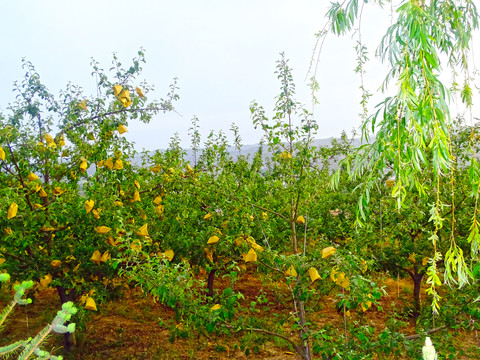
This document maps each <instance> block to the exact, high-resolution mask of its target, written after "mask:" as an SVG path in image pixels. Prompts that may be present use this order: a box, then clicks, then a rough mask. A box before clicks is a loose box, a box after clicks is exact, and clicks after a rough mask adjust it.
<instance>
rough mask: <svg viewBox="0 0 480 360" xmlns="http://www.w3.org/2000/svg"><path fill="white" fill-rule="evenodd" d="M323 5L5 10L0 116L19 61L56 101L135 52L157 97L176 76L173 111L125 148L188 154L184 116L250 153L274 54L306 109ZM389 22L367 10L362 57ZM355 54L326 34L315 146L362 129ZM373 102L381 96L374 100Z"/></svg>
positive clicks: (93, 4) (294, 0)
mask: <svg viewBox="0 0 480 360" xmlns="http://www.w3.org/2000/svg"><path fill="white" fill-rule="evenodd" d="M329 4H330V1H326V0H288V1H287V0H243V1H233V0H203V1H199V0H175V1H163V0H151V1H148V0H137V1H125V0H116V1H110V0H102V1H99V0H84V1H66V0H43V1H39V0H22V1H20V0H17V1H3V2H2V7H1V15H0V16H1V21H0V30H1V32H2V34H3V39H2V49H3V56H2V57H0V84H1V89H0V109H1V110H2V111H5V108H6V106H7V104H8V103H9V102H11V101H13V97H12V93H11V89H12V84H13V82H14V81H15V80H21V78H22V76H23V71H22V69H21V59H22V58H23V57H25V58H26V59H27V60H29V61H31V62H32V63H33V64H34V65H35V67H36V69H37V71H38V72H39V74H40V76H41V80H42V82H43V83H44V84H45V85H46V86H47V87H48V88H49V89H50V90H51V91H52V92H53V93H54V94H58V91H59V90H60V89H61V88H64V87H65V85H66V84H67V83H68V82H72V83H74V84H78V85H81V86H82V87H83V88H84V89H85V90H86V91H87V92H88V93H90V94H92V95H93V91H94V86H95V81H94V79H93V78H92V77H91V76H90V73H91V68H90V65H89V64H90V59H91V58H92V57H93V58H95V59H96V60H98V61H100V62H101V63H102V64H103V65H104V68H105V69H107V68H109V66H110V64H111V60H112V53H113V52H116V53H117V54H118V56H119V58H120V59H121V60H122V61H123V63H124V64H127V63H128V62H129V61H130V60H131V59H132V58H133V57H134V56H135V55H136V53H137V51H138V50H139V48H140V47H143V48H144V49H145V51H146V60H147V63H146V64H145V65H144V66H143V69H144V72H143V73H142V75H141V76H140V78H139V80H143V79H145V80H147V81H148V82H149V83H150V84H153V85H155V88H156V91H155V96H157V97H164V96H165V95H166V93H167V91H168V85H169V84H170V83H171V82H172V79H173V78H174V77H178V79H179V83H178V84H179V87H180V90H179V92H178V93H179V95H180V100H179V101H178V102H177V103H176V110H177V113H168V114H165V115H164V114H160V115H158V116H157V117H156V118H155V119H154V121H152V123H150V124H148V125H144V124H135V123H134V122H132V123H131V124H130V126H129V132H128V138H129V139H131V140H132V141H134V142H135V143H136V144H137V147H138V148H139V149H141V148H146V149H149V150H152V149H157V148H165V147H167V145H168V143H169V139H170V138H171V137H172V136H173V134H174V133H175V132H178V133H179V134H180V136H181V138H182V145H183V146H184V147H189V146H190V140H189V136H188V128H189V127H190V126H191V123H190V120H191V118H192V117H193V116H194V115H196V116H198V118H199V120H200V126H201V133H202V140H205V139H206V135H207V134H208V133H209V132H210V130H215V131H218V130H220V129H223V130H224V131H226V132H227V134H228V133H229V130H228V129H229V128H230V126H231V124H232V122H235V123H236V124H237V125H238V126H239V128H240V133H241V136H242V138H243V143H244V144H253V143H257V142H258V141H259V139H260V136H261V132H260V130H255V129H254V128H253V125H252V122H251V119H250V112H249V105H250V103H251V101H252V100H256V101H257V102H258V103H259V104H261V105H264V107H265V109H266V110H267V114H269V115H270V114H271V112H270V110H272V108H273V104H274V97H275V96H276V95H278V93H279V87H280V84H279V83H278V81H277V79H276V76H275V74H274V71H275V66H276V61H277V60H279V59H280V56H279V53H280V52H285V55H286V57H287V58H288V59H290V66H291V67H292V68H293V74H294V79H295V83H296V85H297V95H298V99H297V100H299V101H300V102H302V103H304V104H305V105H307V107H308V108H309V109H311V105H310V104H311V97H310V94H309V89H308V87H307V82H306V81H305V77H306V75H307V70H308V68H309V64H310V59H311V56H312V49H313V47H314V45H315V41H316V38H315V33H317V32H318V31H319V30H320V29H322V28H323V26H324V24H325V22H326V18H325V13H326V11H327V9H328V6H329ZM387 7H389V5H388V6H387ZM390 21H391V19H390V14H389V11H388V10H387V11H383V12H382V11H381V10H379V9H378V8H377V7H376V6H375V5H371V6H370V5H369V6H367V7H366V9H365V18H364V20H363V23H364V24H365V26H364V28H363V30H362V36H363V38H364V39H368V42H369V44H371V45H370V48H369V51H370V57H371V58H373V57H374V56H373V53H374V50H375V47H376V45H378V42H379V40H380V38H381V35H382V34H383V32H384V31H385V30H386V27H387V26H388V25H389V24H390ZM354 45H355V38H354V39H352V38H350V37H349V36H347V37H345V38H342V39H339V38H335V37H333V36H330V37H328V38H327V40H326V42H325V45H324V48H323V53H322V58H321V61H320V67H319V71H318V74H317V75H318V77H319V80H320V85H321V89H320V92H319V93H318V94H317V97H318V98H319V100H320V105H318V106H316V107H315V117H316V119H317V121H318V123H319V125H320V130H319V133H318V136H317V137H319V138H326V137H330V136H338V135H339V134H340V133H341V131H342V130H347V131H348V132H349V131H350V130H351V129H352V128H353V127H358V125H359V124H360V120H359V116H358V114H359V112H360V111H361V109H360V106H359V104H358V103H359V101H360V93H359V90H358V87H359V78H358V75H356V74H354V72H353V69H354V67H355V51H354V49H353V47H354ZM367 71H368V73H367V75H366V85H367V87H368V88H369V90H370V91H372V92H374V91H375V90H376V89H377V88H378V87H379V86H380V84H381V80H382V79H383V77H384V75H385V69H384V68H382V67H381V66H379V64H378V63H377V62H372V63H371V64H369V65H368V67H367ZM477 97H478V96H477ZM378 100H380V96H377V97H376V98H375V99H374V100H373V101H372V102H375V101H377V102H378Z"/></svg>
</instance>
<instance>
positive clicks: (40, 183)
mask: <svg viewBox="0 0 480 360" xmlns="http://www.w3.org/2000/svg"><path fill="white" fill-rule="evenodd" d="M144 62H145V59H144V53H143V51H139V52H138V56H137V57H135V58H134V59H133V62H132V65H131V66H129V67H128V69H124V68H123V67H122V64H121V63H120V61H119V60H118V58H117V56H116V55H115V56H114V60H113V68H112V70H113V72H114V78H113V79H110V78H109V77H108V76H107V74H106V73H105V72H104V71H103V70H102V69H101V68H100V66H99V64H98V63H97V62H95V61H92V67H93V75H94V77H95V79H96V81H97V94H96V95H94V96H87V95H86V94H84V93H83V91H82V89H81V88H79V87H76V86H73V85H70V84H69V85H68V86H67V87H66V89H65V90H63V91H61V92H60V95H59V96H58V97H55V96H54V95H53V94H51V93H50V92H49V91H48V90H47V88H46V87H45V85H43V84H42V82H41V80H40V75H39V74H38V73H37V72H36V71H35V68H34V67H33V65H32V64H31V63H29V62H27V61H24V63H23V67H24V69H25V78H24V79H23V81H22V82H20V83H15V88H14V92H15V93H16V95H17V96H16V99H17V100H16V101H15V102H14V103H13V104H10V105H9V106H8V112H7V113H6V114H1V115H0V122H1V126H0V183H1V185H2V186H1V190H0V191H1V197H0V208H1V209H2V213H1V216H0V228H1V230H2V243H1V250H0V252H1V256H2V261H3V264H2V267H4V268H6V269H7V270H8V272H9V273H10V274H11V275H12V278H13V279H31V280H35V281H38V282H39V284H40V285H39V286H42V287H46V286H53V287H56V288H57V290H58V294H59V296H60V298H61V301H62V303H64V302H67V301H69V300H74V299H75V298H78V297H79V296H80V295H81V294H82V293H83V294H85V293H86V292H87V291H89V294H90V296H89V297H88V298H87V303H86V306H87V308H90V309H96V306H95V302H94V300H93V297H94V296H93V295H92V294H93V292H94V289H97V291H98V292H100V293H97V295H96V296H95V297H103V296H105V294H106V293H105V290H103V293H102V292H101V290H100V289H102V288H105V285H106V281H107V280H106V279H110V280H111V278H112V277H113V271H112V268H111V266H109V265H108V262H109V261H110V258H111V255H112V254H113V253H114V251H115V250H114V247H113V246H112V245H111V244H110V243H109V241H108V240H107V237H106V236H105V234H107V233H109V232H110V230H111V229H114V230H113V231H112V232H114V231H116V230H115V228H121V226H120V225H119V224H121V223H122V222H124V221H125V220H126V219H124V218H121V217H119V216H116V213H115V211H114V210H112V209H115V201H117V200H120V198H121V197H122V196H126V195H125V192H124V191H123V190H122V182H123V181H124V180H125V179H126V178H128V177H131V175H129V174H130V173H131V171H132V169H131V168H132V167H131V164H130V163H129V160H130V159H131V156H132V155H133V149H132V145H131V144H129V143H128V141H126V140H125V138H124V137H123V136H122V134H123V133H124V132H125V131H127V126H128V123H129V121H130V120H131V119H139V120H140V121H143V122H149V121H150V120H151V119H152V117H153V116H154V115H155V114H157V113H159V112H166V111H171V110H173V102H174V101H175V100H176V99H177V98H178V96H177V95H176V94H175V90H176V86H175V84H173V85H172V87H171V91H170V93H169V94H168V97H167V98H166V99H165V100H160V101H150V100H147V97H146V95H147V94H148V91H149V90H150V87H148V85H147V84H146V83H142V84H138V86H135V85H134V84H135V82H136V80H135V79H136V77H137V76H138V75H139V74H140V72H141V64H142V63H144ZM132 186H133V183H132ZM128 196H131V197H133V196H134V193H131V194H128ZM130 199H131V198H130ZM84 299H85V298H84Z"/></svg>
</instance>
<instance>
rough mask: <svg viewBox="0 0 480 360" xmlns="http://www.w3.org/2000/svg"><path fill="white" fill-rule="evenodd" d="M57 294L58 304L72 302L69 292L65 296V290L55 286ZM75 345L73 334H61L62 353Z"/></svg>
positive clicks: (72, 298) (71, 295)
mask: <svg viewBox="0 0 480 360" xmlns="http://www.w3.org/2000/svg"><path fill="white" fill-rule="evenodd" d="M57 293H58V296H60V303H61V304H62V305H63V304H64V303H66V302H68V301H73V300H74V297H73V294H72V293H71V292H70V293H69V294H67V292H66V291H65V289H64V288H63V287H61V286H57ZM68 324H69V322H66V323H65V326H67V325H68ZM75 345H77V341H76V338H75V333H69V332H67V333H65V334H63V350H64V351H67V352H69V351H72V349H73V347H74V346H75Z"/></svg>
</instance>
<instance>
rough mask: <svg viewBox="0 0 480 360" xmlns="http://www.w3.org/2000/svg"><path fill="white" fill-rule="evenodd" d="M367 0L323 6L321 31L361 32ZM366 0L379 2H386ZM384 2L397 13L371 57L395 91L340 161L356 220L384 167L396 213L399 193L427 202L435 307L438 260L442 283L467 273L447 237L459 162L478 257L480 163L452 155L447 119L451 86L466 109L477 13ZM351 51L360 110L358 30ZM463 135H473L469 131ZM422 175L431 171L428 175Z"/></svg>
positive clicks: (461, 1)
mask: <svg viewBox="0 0 480 360" xmlns="http://www.w3.org/2000/svg"><path fill="white" fill-rule="evenodd" d="M367 3H372V2H368V1H366V0H365V1H361V0H350V1H343V2H342V3H334V4H332V6H331V9H330V11H329V12H328V17H329V24H328V28H329V31H327V29H325V31H323V32H321V33H320V35H322V36H325V35H326V34H327V33H328V32H332V33H334V34H336V35H341V34H345V33H347V32H349V31H351V30H353V29H356V30H357V31H358V33H359V34H361V28H360V24H361V18H362V13H363V11H364V7H365V8H366V6H365V5H366V4H367ZM373 3H374V4H377V5H380V6H384V5H385V3H386V2H382V1H373ZM368 5H370V4H368ZM390 8H391V11H392V16H393V15H394V14H395V17H396V19H394V20H393V22H392V24H391V26H390V27H389V28H388V30H387V31H386V33H385V35H384V36H383V39H382V41H381V43H380V45H379V46H378V49H377V55H378V56H379V58H380V59H381V60H382V62H383V63H385V64H387V65H388V67H389V70H388V73H387V74H386V76H385V79H384V82H383V85H382V89H383V90H385V89H387V87H388V89H389V91H390V92H391V90H392V89H394V90H395V91H394V95H393V96H388V97H386V98H385V99H384V100H383V101H382V102H380V103H379V104H378V105H377V106H376V109H375V112H374V113H373V114H371V115H369V116H365V115H362V118H363V123H362V140H363V143H364V145H362V146H361V147H359V148H358V150H357V151H356V152H355V154H353V155H352V157H351V158H349V159H345V161H344V162H343V165H344V167H343V168H344V169H347V170H348V172H349V174H350V176H351V178H352V179H361V180H362V181H361V185H360V190H361V191H360V195H359V199H358V206H357V222H358V223H359V224H360V225H362V224H363V223H365V221H367V219H368V214H369V210H370V209H369V200H370V194H371V192H372V191H374V189H375V186H376V184H378V182H379V180H381V179H383V178H384V176H385V174H386V173H387V172H388V171H391V172H392V174H393V176H394V178H395V179H394V180H395V185H394V186H393V188H392V193H391V195H392V196H393V197H394V198H396V200H397V205H398V210H399V211H401V208H402V205H403V204H404V200H405V199H406V197H407V196H409V195H410V194H412V193H415V195H416V196H421V197H425V198H428V199H429V202H431V205H430V206H431V208H430V222H431V223H432V225H433V226H432V228H433V229H434V230H432V231H431V234H430V240H431V241H432V245H433V256H432V258H431V259H430V267H429V269H428V273H427V274H428V279H427V282H428V283H429V284H430V289H429V293H430V294H431V295H432V298H433V303H432V307H433V310H434V312H435V311H436V310H437V309H438V306H439V304H438V300H439V297H438V294H437V292H436V289H435V287H436V286H438V285H440V283H441V281H440V277H439V275H438V271H437V264H439V262H440V260H441V259H442V258H444V266H445V276H444V279H445V282H446V283H456V284H457V285H458V286H460V287H461V286H463V285H465V284H466V283H468V282H469V279H471V278H472V277H473V275H472V271H471V264H470V265H469V264H467V260H466V258H465V256H464V253H463V251H462V249H461V248H460V247H459V246H458V244H457V242H456V239H455V236H454V234H455V209H456V208H455V206H456V197H455V182H456V175H455V174H456V173H457V171H456V170H457V169H458V168H459V167H467V166H469V167H470V168H469V176H470V182H471V189H472V191H471V194H470V196H472V197H473V198H474V199H475V204H476V205H475V208H474V209H472V213H471V215H472V225H471V229H470V236H469V237H468V240H469V241H470V243H471V250H472V260H474V259H476V258H477V254H478V247H479V243H480V235H479V221H478V218H477V212H478V197H479V191H480V171H479V169H480V166H479V164H478V161H477V159H476V158H475V156H474V153H473V150H472V153H471V159H470V164H469V165H467V164H464V163H461V162H459V161H458V159H457V158H456V156H455V153H454V150H453V148H452V130H453V126H454V125H453V120H452V117H451V114H450V108H449V105H450V103H451V100H452V95H457V94H452V91H453V92H455V91H457V92H458V95H459V97H460V98H461V101H462V103H463V105H464V107H465V109H466V110H467V111H468V110H470V111H471V106H472V102H473V101H472V90H471V89H472V83H471V82H472V81H473V80H472V77H471V75H470V73H469V66H468V64H469V53H470V46H471V44H472V33H473V31H474V30H475V29H477V28H478V12H477V9H476V6H475V4H474V1H472V0H431V1H428V0H403V1H399V2H397V5H393V3H392V4H391V5H390ZM357 24H358V28H357ZM356 49H357V56H358V63H359V66H358V68H357V72H360V74H361V76H362V85H361V90H362V94H363V95H362V100H361V104H362V106H363V108H364V113H365V108H366V101H367V99H368V97H369V96H370V94H369V93H368V92H367V91H366V90H365V89H364V88H363V65H364V62H365V59H366V55H365V54H366V48H365V46H364V44H363V43H362V41H361V35H359V40H358V42H357V45H356ZM445 69H449V70H451V71H452V72H453V73H455V74H457V73H458V72H462V73H463V75H464V82H463V85H462V86H461V87H460V86H458V84H457V83H456V82H455V83H453V84H445V83H443V82H442V81H441V79H440V75H441V74H442V72H444V71H445ZM470 141H471V142H472V143H473V141H474V136H473V130H472V137H471V139H470ZM472 149H473V146H472ZM340 171H341V170H340V169H339V171H337V173H336V174H335V176H334V179H333V185H335V183H336V182H338V179H339V176H340ZM427 175H428V176H430V177H429V180H428V181H427ZM445 183H447V184H450V185H449V187H448V190H445V189H446V187H445V186H443V184H445ZM432 189H433V190H434V195H433V196H432V195H431V194H432V191H431V190H432ZM442 192H443V193H442ZM447 208H448V209H449V215H450V216H449V219H450V221H451V224H450V226H451V229H452V230H451V235H450V238H449V239H448V240H449V244H448V246H447V249H448V250H447V251H446V252H445V253H444V254H442V253H441V252H440V250H439V249H438V248H437V245H438V241H439V236H438V231H439V230H440V229H441V228H442V227H443V225H444V221H446V220H445V218H444V216H443V214H444V213H445V209H447Z"/></svg>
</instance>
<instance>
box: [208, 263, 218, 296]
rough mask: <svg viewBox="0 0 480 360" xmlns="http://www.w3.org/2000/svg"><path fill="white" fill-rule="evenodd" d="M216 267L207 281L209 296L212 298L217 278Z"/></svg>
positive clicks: (209, 274)
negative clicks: (214, 281)
mask: <svg viewBox="0 0 480 360" xmlns="http://www.w3.org/2000/svg"><path fill="white" fill-rule="evenodd" d="M215 271H216V270H215V269H212V270H211V271H210V272H209V273H208V281H207V289H208V293H207V295H208V297H210V298H212V297H213V280H214V279H215Z"/></svg>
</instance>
